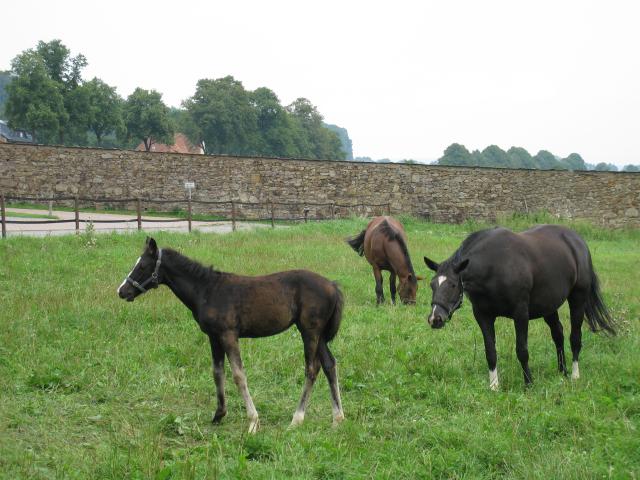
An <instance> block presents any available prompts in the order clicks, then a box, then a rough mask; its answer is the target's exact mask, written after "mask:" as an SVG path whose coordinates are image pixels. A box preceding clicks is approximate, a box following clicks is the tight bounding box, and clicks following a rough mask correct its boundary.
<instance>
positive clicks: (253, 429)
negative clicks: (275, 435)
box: [249, 418, 260, 435]
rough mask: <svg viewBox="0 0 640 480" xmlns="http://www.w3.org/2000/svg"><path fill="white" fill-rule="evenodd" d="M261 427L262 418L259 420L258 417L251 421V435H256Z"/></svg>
mask: <svg viewBox="0 0 640 480" xmlns="http://www.w3.org/2000/svg"><path fill="white" fill-rule="evenodd" d="M259 428H260V420H258V419H257V418H256V419H255V420H251V421H250V422H249V433H250V434H251V435H254V434H255V433H256V432H257V431H258V429H259Z"/></svg>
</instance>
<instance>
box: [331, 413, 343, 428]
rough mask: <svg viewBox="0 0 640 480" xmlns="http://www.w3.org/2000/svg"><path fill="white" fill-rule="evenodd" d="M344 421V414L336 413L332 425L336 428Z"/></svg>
mask: <svg viewBox="0 0 640 480" xmlns="http://www.w3.org/2000/svg"><path fill="white" fill-rule="evenodd" d="M342 422H344V414H342V413H341V414H340V415H336V416H335V417H333V423H332V424H331V426H332V427H334V428H335V427H337V426H338V425H340V424H341V423H342Z"/></svg>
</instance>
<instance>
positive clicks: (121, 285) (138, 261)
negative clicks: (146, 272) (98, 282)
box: [118, 257, 142, 293]
mask: <svg viewBox="0 0 640 480" xmlns="http://www.w3.org/2000/svg"><path fill="white" fill-rule="evenodd" d="M140 260H142V257H138V260H137V261H136V264H135V265H134V266H133V268H132V269H131V271H130V272H129V275H127V276H126V277H124V280H123V281H122V283H121V284H120V286H119V287H118V293H120V289H121V288H122V287H124V284H125V283H127V278H129V277H130V276H131V274H132V273H133V271H134V270H135V269H136V267H137V266H138V264H139V263H140Z"/></svg>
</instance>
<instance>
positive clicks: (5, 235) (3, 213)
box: [0, 193, 7, 238]
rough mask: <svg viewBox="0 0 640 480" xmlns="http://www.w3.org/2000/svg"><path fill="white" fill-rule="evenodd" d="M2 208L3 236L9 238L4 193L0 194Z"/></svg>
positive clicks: (0, 206) (0, 207)
mask: <svg viewBox="0 0 640 480" xmlns="http://www.w3.org/2000/svg"><path fill="white" fill-rule="evenodd" d="M0 210H1V215H2V238H7V215H6V212H5V210H4V193H3V194H2V195H0Z"/></svg>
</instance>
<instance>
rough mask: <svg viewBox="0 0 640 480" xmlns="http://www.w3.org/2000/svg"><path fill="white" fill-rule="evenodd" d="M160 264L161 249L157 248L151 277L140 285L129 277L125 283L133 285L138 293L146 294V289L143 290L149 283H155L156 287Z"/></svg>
mask: <svg viewBox="0 0 640 480" xmlns="http://www.w3.org/2000/svg"><path fill="white" fill-rule="evenodd" d="M161 263H162V249H161V248H159V249H158V259H157V260H156V268H155V270H154V271H153V273H152V274H151V276H150V277H149V278H147V279H146V280H145V281H144V282H142V283H138V282H136V281H135V280H134V279H133V278H131V277H130V276H129V277H127V282H129V283H130V284H131V285H133V286H134V287H135V288H137V289H138V290H140V293H144V292H146V291H147V290H148V289H147V288H145V287H146V286H147V285H149V283H152V282H153V283H155V284H156V285H158V272H159V270H160V264H161Z"/></svg>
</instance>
